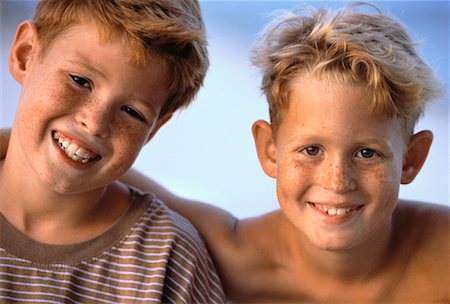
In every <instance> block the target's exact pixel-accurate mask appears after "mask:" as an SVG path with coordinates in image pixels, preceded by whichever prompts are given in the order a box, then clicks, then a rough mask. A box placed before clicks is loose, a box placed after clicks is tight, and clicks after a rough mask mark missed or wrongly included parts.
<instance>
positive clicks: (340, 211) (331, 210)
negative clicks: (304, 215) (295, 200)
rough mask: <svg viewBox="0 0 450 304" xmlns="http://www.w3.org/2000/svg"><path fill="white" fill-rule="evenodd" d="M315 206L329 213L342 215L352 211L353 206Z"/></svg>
mask: <svg viewBox="0 0 450 304" xmlns="http://www.w3.org/2000/svg"><path fill="white" fill-rule="evenodd" d="M315 207H316V208H317V209H319V210H321V211H323V212H326V213H327V214H328V215H342V214H346V213H348V212H350V211H351V210H352V208H332V207H327V206H323V205H315Z"/></svg>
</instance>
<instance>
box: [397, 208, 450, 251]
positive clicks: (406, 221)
mask: <svg viewBox="0 0 450 304" xmlns="http://www.w3.org/2000/svg"><path fill="white" fill-rule="evenodd" d="M393 220H394V229H396V230H397V235H399V237H401V238H411V239H413V240H414V248H415V250H416V251H417V252H423V253H427V252H429V253H430V254H431V253H432V254H433V255H436V254H439V253H441V254H444V253H445V254H447V255H449V252H450V250H449V249H450V248H449V247H450V241H449V240H450V208H449V207H448V206H444V205H438V204H431V203H424V202H415V201H405V200H403V201H400V202H399V204H398V206H397V209H396V211H395V212H394V218H393Z"/></svg>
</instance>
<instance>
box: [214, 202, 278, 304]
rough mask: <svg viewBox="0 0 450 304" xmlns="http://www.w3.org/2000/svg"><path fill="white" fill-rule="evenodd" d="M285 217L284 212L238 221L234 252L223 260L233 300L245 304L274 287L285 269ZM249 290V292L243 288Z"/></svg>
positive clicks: (235, 229)
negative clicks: (279, 272)
mask: <svg viewBox="0 0 450 304" xmlns="http://www.w3.org/2000/svg"><path fill="white" fill-rule="evenodd" d="M283 220H285V219H284V216H283V215H282V212H281V211H280V210H277V211H273V212H270V213H267V214H264V215H261V216H258V217H253V218H248V219H243V220H238V221H237V222H236V225H235V227H234V234H233V235H234V239H233V245H234V246H233V250H231V251H229V252H228V254H227V256H226V257H224V256H222V259H221V261H220V263H221V264H222V263H223V266H224V267H226V269H225V273H223V277H224V279H225V280H224V281H225V282H224V286H225V289H226V292H227V297H228V298H230V299H231V300H239V301H240V300H245V299H248V298H251V297H252V296H254V294H255V293H256V294H258V293H261V290H262V289H264V288H262V286H267V288H268V289H270V286H271V285H273V284H272V283H275V282H272V280H275V276H274V273H276V272H277V270H278V269H280V268H282V267H283V266H284V265H281V264H280V259H281V260H282V259H283V258H282V255H283V247H284V246H285V244H286V242H284V239H283V237H282V234H283V232H282V230H283V228H282V225H283ZM243 286H245V288H243Z"/></svg>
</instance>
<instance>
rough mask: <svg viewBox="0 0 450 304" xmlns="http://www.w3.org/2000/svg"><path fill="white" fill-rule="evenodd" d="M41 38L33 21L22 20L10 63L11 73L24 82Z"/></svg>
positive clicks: (10, 53)
mask: <svg viewBox="0 0 450 304" xmlns="http://www.w3.org/2000/svg"><path fill="white" fill-rule="evenodd" d="M38 46H39V39H38V33H37V29H36V26H35V25H34V23H32V22H31V21H24V22H22V23H21V24H20V25H19V27H18V28H17V31H16V36H15V37H14V41H13V43H12V46H11V50H10V52H9V58H8V65H9V70H10V72H11V75H12V76H13V77H14V79H16V80H17V82H19V83H20V84H23V81H24V78H25V75H26V73H27V71H28V70H29V63H30V61H31V59H32V57H33V54H35V53H37V49H38Z"/></svg>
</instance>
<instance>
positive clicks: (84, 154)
mask: <svg viewBox="0 0 450 304" xmlns="http://www.w3.org/2000/svg"><path fill="white" fill-rule="evenodd" d="M53 138H54V139H55V140H57V142H58V143H59V146H60V147H61V149H62V150H63V151H64V152H66V154H67V156H69V157H70V158H71V159H73V160H74V161H77V162H81V163H83V164H86V163H88V162H89V161H90V160H92V159H94V158H95V157H96V154H94V153H93V152H91V151H89V150H87V149H85V148H83V147H80V146H78V145H77V144H75V143H72V142H71V141H70V140H68V139H64V138H61V136H60V135H59V134H58V133H56V132H55V133H54V135H53Z"/></svg>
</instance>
